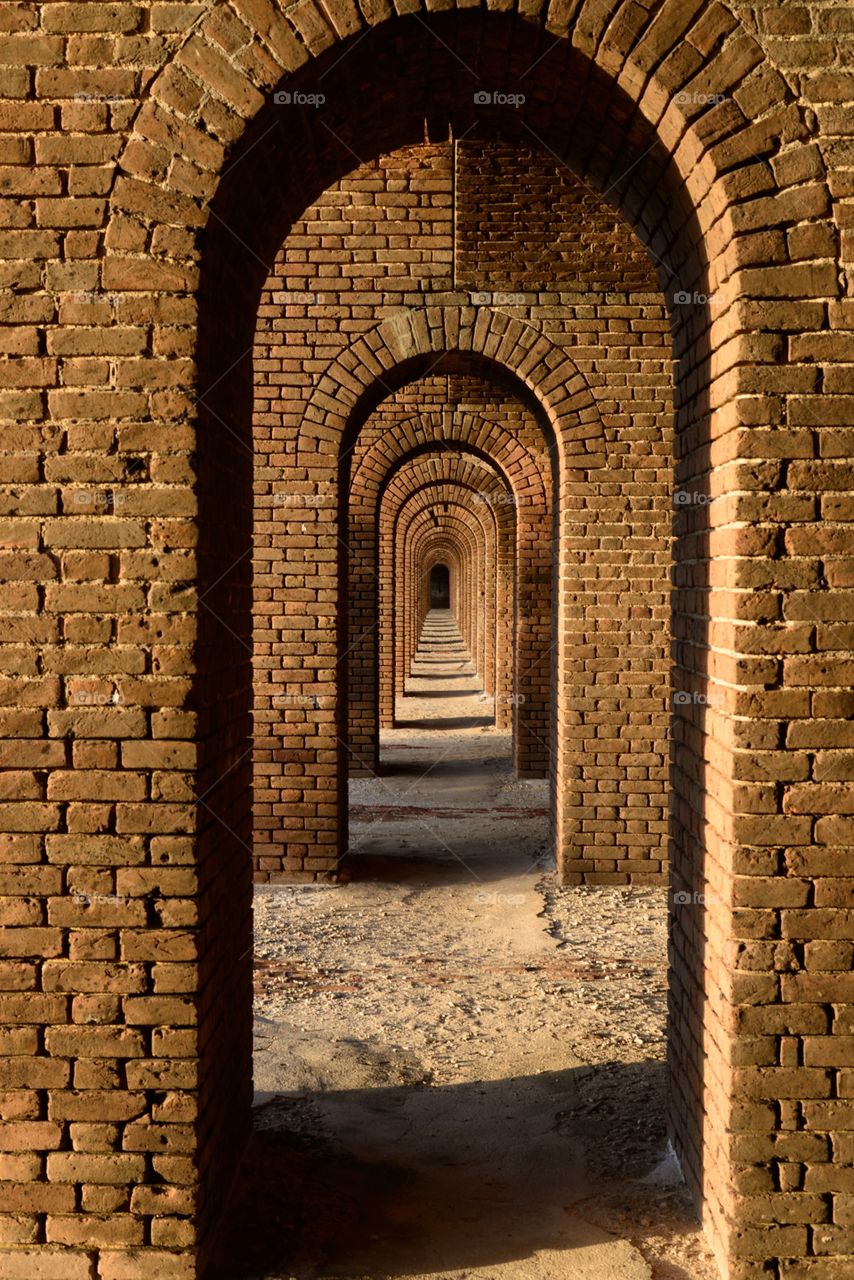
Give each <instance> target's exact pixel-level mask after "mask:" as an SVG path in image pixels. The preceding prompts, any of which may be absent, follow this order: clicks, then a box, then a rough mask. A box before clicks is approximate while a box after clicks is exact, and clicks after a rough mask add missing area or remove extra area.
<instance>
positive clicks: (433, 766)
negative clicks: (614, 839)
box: [220, 615, 717, 1280]
mask: <svg viewBox="0 0 854 1280" xmlns="http://www.w3.org/2000/svg"><path fill="white" fill-rule="evenodd" d="M428 622H429V623H431V630H432V635H431V636H430V644H429V646H428V647H427V648H426V649H425V650H424V651H422V658H423V661H421V662H419V663H418V664H417V665H416V668H415V669H416V670H417V671H418V672H419V676H418V678H416V679H413V680H412V681H411V682H410V686H409V690H410V696H408V697H406V698H405V699H403V700H402V704H401V706H400V707H399V714H400V716H401V720H402V723H401V727H399V728H397V729H395V730H393V731H390V732H389V733H387V734H385V735H384V739H383V770H382V775H383V776H381V777H380V778H377V779H360V780H357V781H354V782H352V783H351V836H350V849H351V851H352V854H353V859H352V864H351V865H352V878H351V879H349V880H348V881H347V882H346V883H344V884H341V885H337V886H331V887H320V888H302V887H300V888H297V887H293V888H291V887H288V886H276V887H268V886H264V887H260V888H259V889H258V891H257V895H256V908H255V910H256V916H255V927H256V1010H255V1013H256V1019H255V1034H256V1051H255V1088H256V1100H255V1112H254V1115H255V1134H254V1138H253V1144H252V1147H251V1150H250V1153H249V1155H248V1157H247V1160H246V1161H245V1163H244V1167H243V1170H242V1174H241V1177H240V1180H239V1182H238V1186H237V1190H236V1193H235V1197H234V1203H233V1205H232V1210H231V1216H230V1219H229V1221H228V1222H227V1224H226V1226H225V1229H224V1232H223V1239H224V1244H225V1261H224V1263H223V1267H222V1269H221V1272H220V1274H221V1276H222V1280H250V1278H251V1280H285V1278H287V1280H320V1278H321V1277H338V1278H339V1280H367V1278H371V1280H374V1278H379V1277H387V1278H388V1277H408V1278H410V1280H439V1278H440V1277H441V1278H442V1280H651V1278H655V1280H716V1277H717V1272H716V1271H715V1268H714V1265H713V1264H712V1262H711V1258H710V1255H709V1253H708V1250H707V1248H706V1246H705V1244H704V1242H703V1240H702V1237H701V1235H700V1234H699V1229H698V1226H697V1223H696V1221H695V1219H694V1215H693V1213H692V1211H691V1208H690V1206H689V1203H688V1199H687V1195H686V1193H685V1189H684V1187H683V1185H682V1183H681V1179H680V1177H679V1173H678V1168H677V1167H676V1166H675V1162H674V1161H673V1160H672V1158H670V1157H669V1156H668V1151H667V1145H666V1137H665V1130H664V1105H665V1079H664V1019H665V1003H666V900H665V892H664V891H663V890H659V889H620V888H581V889H563V888H561V887H559V886H558V885H557V884H556V883H555V880H554V876H553V874H552V871H551V868H550V866H549V864H548V860H547V855H546V849H547V802H548V795H547V784H546V783H545V782H529V781H525V782H520V781H518V780H516V779H515V778H514V776H513V773H512V769H511V764H510V757H509V750H510V743H509V740H508V738H507V737H506V736H504V735H501V734H497V733H496V732H495V731H494V730H493V728H492V727H491V723H490V721H491V715H490V712H489V708H488V706H486V705H485V704H484V703H483V702H482V700H481V699H480V698H479V696H478V693H477V692H476V690H477V683H478V682H477V680H476V679H475V678H474V677H473V676H472V675H471V674H470V672H471V667H470V664H469V663H468V661H467V655H465V653H464V652H463V651H461V649H460V647H459V640H458V638H455V632H449V631H448V630H447V623H446V620H445V619H443V618H441V617H439V618H437V617H436V616H435V615H433V616H432V617H431V619H428Z"/></svg>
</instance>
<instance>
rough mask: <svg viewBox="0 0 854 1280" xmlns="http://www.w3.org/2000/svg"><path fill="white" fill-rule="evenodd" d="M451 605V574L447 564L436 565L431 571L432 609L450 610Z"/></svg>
mask: <svg viewBox="0 0 854 1280" xmlns="http://www.w3.org/2000/svg"><path fill="white" fill-rule="evenodd" d="M450 605H451V574H450V570H449V569H448V566H447V565H446V564H442V563H441V562H440V563H439V564H434V565H433V568H432V569H431V570H430V608H431V609H448V608H450Z"/></svg>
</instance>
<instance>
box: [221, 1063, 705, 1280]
mask: <svg viewBox="0 0 854 1280" xmlns="http://www.w3.org/2000/svg"><path fill="white" fill-rule="evenodd" d="M394 1069H395V1068H394V1065H393V1064H392V1065H391V1066H389V1063H388V1062H386V1063H384V1064H383V1067H382V1070H383V1073H384V1074H385V1073H387V1072H388V1071H390V1070H391V1071H392V1072H393V1071H394ZM397 1070H398V1073H399V1075H401V1076H403V1077H404V1078H405V1077H407V1076H409V1081H408V1082H406V1083H400V1084H397V1085H393V1086H391V1087H376V1088H358V1089H347V1090H333V1091H329V1092H322V1091H317V1092H310V1091H307V1092H304V1093H300V1094H289V1095H279V1096H274V1097H272V1098H270V1099H269V1100H267V1101H266V1102H265V1103H264V1105H262V1106H260V1107H258V1108H256V1111H255V1130H254V1132H253V1136H252V1141H251V1145H250V1149H249V1152H248V1154H247V1157H246V1159H245V1161H244V1163H243V1167H242V1170H241V1174H240V1177H239V1180H238V1186H237V1189H236V1192H235V1195H234V1197H233V1200H232V1204H231V1210H230V1215H229V1218H228V1221H227V1223H226V1224H225V1228H224V1231H223V1236H222V1241H221V1243H222V1255H221V1259H220V1266H219V1269H218V1270H217V1271H216V1273H215V1274H216V1277H217V1280H249V1278H250V1277H261V1276H267V1275H270V1276H280V1275H281V1276H287V1277H295V1278H297V1280H309V1278H312V1280H314V1278H315V1277H347V1278H348V1280H357V1278H358V1280H361V1278H362V1277H386V1276H400V1277H405V1276H413V1275H419V1276H421V1275H424V1274H426V1273H430V1272H433V1271H436V1272H439V1271H441V1272H447V1271H457V1270H460V1271H461V1272H462V1273H463V1274H465V1273H466V1271H467V1269H470V1268H483V1267H499V1268H500V1267H501V1265H502V1264H505V1263H508V1262H511V1261H515V1260H520V1259H525V1258H529V1257H531V1256H533V1255H535V1254H538V1253H540V1252H541V1251H552V1250H558V1251H559V1250H568V1251H578V1250H580V1251H581V1253H580V1254H579V1258H583V1259H587V1261H589V1260H590V1258H591V1257H592V1256H593V1255H594V1254H595V1253H596V1252H597V1250H600V1249H602V1248H606V1247H607V1246H609V1245H610V1244H613V1243H614V1241H613V1240H612V1239H611V1238H610V1237H609V1234H608V1233H607V1232H603V1230H602V1229H601V1225H599V1226H597V1225H594V1224H593V1222H592V1221H591V1220H590V1219H591V1218H595V1217H597V1215H596V1214H595V1213H592V1214H587V1213H585V1210H584V1206H583V1202H584V1201H587V1200H588V1199H589V1198H590V1197H595V1199H596V1200H597V1202H598V1207H599V1208H600V1209H601V1207H602V1204H603V1202H604V1199H603V1198H607V1196H608V1195H611V1196H613V1195H615V1194H616V1195H617V1197H618V1200H619V1202H620V1204H621V1205H623V1206H624V1207H626V1206H627V1204H628V1202H630V1200H631V1196H632V1194H633V1192H632V1190H631V1187H630V1181H629V1180H631V1179H640V1178H642V1177H643V1176H644V1175H646V1174H648V1173H649V1172H650V1166H651V1160H652V1163H656V1162H657V1158H658V1156H659V1155H661V1154H662V1153H663V1150H664V1146H665V1134H664V1126H663V1094H664V1081H663V1067H662V1064H661V1063H659V1062H641V1063H630V1064H626V1063H606V1064H604V1065H602V1066H598V1067H575V1068H569V1069H567V1070H563V1071H544V1072H542V1073H539V1074H536V1075H530V1076H523V1077H513V1078H510V1079H499V1080H483V1081H475V1082H470V1083H461V1084H451V1085H442V1086H438V1087H436V1086H431V1085H430V1083H429V1081H426V1080H417V1079H412V1076H413V1074H414V1075H417V1074H418V1069H417V1064H413V1063H412V1062H411V1061H408V1060H407V1059H406V1058H404V1059H403V1060H402V1061H401V1062H400V1063H399V1064H398V1068H397ZM652 1153H655V1155H652ZM636 1187H637V1188H638V1191H636V1192H635V1194H637V1195H639V1197H640V1201H642V1200H643V1199H644V1196H648V1195H649V1192H648V1190H645V1189H643V1184H642V1183H639V1182H638V1183H636ZM655 1194H656V1195H657V1196H660V1195H661V1194H662V1192H661V1189H659V1188H656V1193H655ZM640 1201H639V1202H640ZM590 1251H593V1252H592V1253H591V1252H590ZM606 1252H607V1248H606ZM568 1257H569V1255H568ZM603 1265H604V1267H605V1269H604V1270H602V1271H600V1272H597V1271H595V1270H592V1271H589V1270H588V1269H587V1266H586V1265H582V1269H581V1270H577V1269H575V1270H573V1269H570V1268H569V1267H568V1269H567V1270H566V1272H565V1273H564V1272H563V1270H562V1269H561V1272H560V1273H554V1274H555V1277H556V1278H557V1275H558V1274H565V1275H566V1276H575V1275H579V1276H583V1277H585V1280H586V1277H587V1276H588V1275H590V1276H591V1277H593V1276H596V1275H597V1274H598V1275H600V1276H601V1278H602V1280H606V1278H607V1280H612V1273H611V1272H610V1271H609V1270H608V1269H607V1267H608V1263H607V1260H606V1261H605V1262H604V1264H603ZM644 1265H645V1264H644ZM514 1274H516V1273H515V1272H514ZM518 1274H520V1275H522V1274H528V1273H527V1272H519V1273H518ZM530 1274H531V1275H537V1276H539V1275H540V1274H541V1272H540V1271H539V1270H535V1271H532V1272H531V1273H530ZM546 1274H548V1273H546ZM649 1274H650V1273H649V1271H648V1270H647V1271H637V1270H632V1269H627V1270H617V1271H615V1272H613V1276H614V1277H615V1278H616V1277H621V1276H623V1275H625V1276H626V1277H634V1276H636V1275H641V1276H642V1275H649ZM670 1274H671V1275H672V1276H673V1277H674V1280H675V1278H676V1277H678V1275H679V1272H678V1270H675V1271H672V1272H671V1273H670ZM683 1274H684V1276H685V1278H686V1280H688V1275H687V1273H683Z"/></svg>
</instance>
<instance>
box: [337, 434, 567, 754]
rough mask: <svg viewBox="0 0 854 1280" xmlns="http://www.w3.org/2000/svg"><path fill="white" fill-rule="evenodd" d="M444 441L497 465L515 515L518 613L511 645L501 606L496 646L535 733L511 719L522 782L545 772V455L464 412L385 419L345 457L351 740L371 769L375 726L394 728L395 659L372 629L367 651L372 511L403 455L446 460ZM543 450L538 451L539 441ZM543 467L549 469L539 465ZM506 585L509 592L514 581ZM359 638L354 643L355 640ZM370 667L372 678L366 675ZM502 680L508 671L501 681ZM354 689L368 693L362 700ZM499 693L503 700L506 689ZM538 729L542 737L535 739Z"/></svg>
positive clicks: (509, 621)
mask: <svg viewBox="0 0 854 1280" xmlns="http://www.w3.org/2000/svg"><path fill="white" fill-rule="evenodd" d="M452 444H456V445H458V447H459V448H461V449H463V450H465V451H466V454H467V456H468V457H470V458H472V459H480V460H481V463H482V465H483V464H487V463H488V464H489V465H491V466H493V467H497V468H498V469H499V471H500V473H501V474H502V475H503V477H504V482H505V484H506V485H507V486H508V487H507V489H506V490H505V492H506V493H507V494H508V495H509V497H510V498H511V500H512V506H513V508H514V509H515V510H516V511H517V512H518V517H519V520H518V530H517V535H516V547H515V551H514V554H515V555H516V557H517V558H518V562H519V563H518V568H517V571H516V577H517V580H518V582H519V584H520V587H521V596H520V600H519V609H518V611H519V615H520V618H521V625H522V629H521V632H520V634H519V635H518V636H517V638H516V644H515V646H514V645H513V643H512V641H511V640H510V638H509V634H510V633H511V632H512V627H513V612H514V609H513V606H512V603H511V604H510V605H509V606H508V609H507V617H506V618H505V620H504V627H505V631H506V632H507V635H505V640H504V644H503V653H504V654H505V661H506V662H507V663H509V662H510V655H511V654H513V653H514V652H515V654H516V655H517V662H518V668H519V675H520V677H521V680H522V684H523V685H524V687H520V688H519V690H518V691H517V692H519V693H520V694H521V695H522V697H523V698H524V701H521V702H519V703H518V704H517V705H518V706H519V707H521V708H523V709H524V711H525V712H526V713H527V712H528V711H529V709H530V710H531V712H532V713H533V715H534V716H535V717H536V719H537V733H536V735H535V734H533V733H529V732H528V729H527V724H528V721H527V719H526V716H525V715H517V717H516V718H517V722H518V723H517V731H516V763H517V768H518V769H519V770H521V772H522V773H523V774H525V775H526V776H537V775H538V774H540V773H542V772H543V771H544V769H545V768H546V767H547V755H546V753H545V750H544V745H543V743H544V741H545V742H547V740H548V733H549V731H548V727H547V726H548V701H549V697H550V691H549V690H548V688H545V689H544V688H543V687H542V681H541V680H540V679H539V678H538V676H539V671H540V668H542V670H543V671H544V672H545V673H546V675H547V674H548V672H549V670H550V664H549V663H548V661H547V656H546V653H545V650H546V649H547V647H548V646H547V643H546V640H547V636H546V630H545V628H544V627H543V626H542V625H538V621H539V619H540V618H541V617H544V618H545V619H548V616H549V608H550V590H551V567H550V557H549V541H550V538H551V520H552V497H551V475H550V472H549V471H546V473H545V474H544V471H543V467H544V461H545V457H546V455H544V456H543V458H538V457H537V456H535V455H534V454H533V453H532V451H531V450H530V449H527V448H524V447H520V437H519V434H518V433H516V434H514V435H511V434H510V433H509V432H508V431H507V430H506V429H505V428H504V427H502V425H501V424H500V423H497V422H493V421H489V420H488V419H486V418H479V419H476V418H475V417H473V415H471V414H465V413H459V412H455V413H453V414H450V415H445V416H443V415H440V414H435V413H434V414H431V413H420V414H419V415H418V416H417V417H415V418H407V417H404V418H402V419H401V420H400V421H399V422H395V423H393V424H386V423H385V422H383V424H382V427H381V429H379V430H378V432H377V437H376V440H375V441H374V442H373V444H372V445H371V446H370V447H369V448H367V447H366V448H365V450H364V452H362V451H361V450H359V451H356V452H355V453H354V456H353V471H352V479H351V483H350V519H349V528H348V534H347V542H348V544H349V545H350V546H351V547H352V550H353V558H352V560H353V568H352V569H351V575H350V586H349V602H348V618H349V620H350V632H351V635H353V636H355V637H356V638H355V639H354V640H353V641H352V643H350V644H348V662H349V676H350V680H349V683H350V698H349V715H350V733H351V738H352V740H353V741H354V743H358V747H359V750H360V753H364V758H365V759H366V760H367V761H368V762H375V759H376V750H377V719H379V723H381V724H382V725H384V726H387V727H388V726H390V725H391V723H392V701H393V694H392V689H393V683H392V668H393V665H394V663H393V655H392V651H391V646H390V636H389V635H388V634H387V633H386V631H385V630H384V628H383V626H382V621H381V625H380V627H379V653H378V654H376V653H375V643H374V637H375V636H376V627H375V624H376V621H377V604H378V599H377V594H378V593H377V590H376V582H377V577H376V575H377V563H376V562H377V553H378V547H377V541H376V536H375V531H374V530H375V525H374V522H375V515H374V514H373V512H374V509H375V508H376V507H377V504H378V503H379V504H380V505H382V504H385V503H386V501H387V490H388V486H389V485H390V484H391V483H392V481H393V478H394V477H395V476H396V475H397V473H398V470H399V468H400V467H401V466H403V465H405V464H406V463H407V460H408V459H409V458H413V459H416V458H419V457H423V456H424V454H425V451H426V450H428V449H430V448H431V447H432V448H433V449H436V448H439V449H440V450H441V452H442V453H447V451H448V449H449V448H450V447H451V445H452ZM541 447H542V449H543V450H545V449H546V441H545V437H543V438H542V445H541ZM545 465H546V466H548V463H547V462H545ZM495 505H496V508H497V510H498V513H499V514H500V515H504V516H507V515H509V514H510V511H509V507H508V504H507V503H506V502H504V501H502V500H500V499H499V500H497V501H496V504H495ZM379 555H380V564H379V581H380V592H383V591H384V592H385V593H386V596H385V599H386V601H387V600H388V598H389V597H388V592H389V591H390V589H391V581H390V578H391V566H390V563H389V562H388V561H386V562H384V561H383V555H382V550H381V549H379ZM507 587H508V589H509V590H511V591H512V584H510V583H508V584H507ZM379 603H380V613H379V616H380V619H381V620H383V619H385V618H387V617H388V613H389V608H388V604H387V603H386V604H383V603H382V601H380V602H379ZM360 636H364V637H366V639H365V640H363V641H362V642H361V643H360V642H359V639H358V637H360ZM377 658H378V659H379V661H378V664H377V665H378V667H379V671H378V674H377V677H375V676H374V674H373V673H374V666H375V663H376V662H377ZM375 678H376V679H377V680H378V685H379V688H378V703H379V706H378V708H377V705H376V702H375V697H376V694H375V688H376V686H375V685H374V683H373V682H374V680H375ZM509 679H510V668H509V667H508V668H507V674H506V680H508V681H509ZM362 690H365V691H366V692H365V693H364V694H362V692H361V691H362ZM501 692H502V693H503V694H506V695H509V694H510V692H511V690H510V688H509V687H507V688H504V687H502V690H501ZM498 713H499V719H500V721H501V723H502V724H504V723H505V722H506V721H507V720H508V718H509V714H510V704H509V703H501V704H500V707H499V708H498ZM543 724H545V725H546V731H545V732H543Z"/></svg>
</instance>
